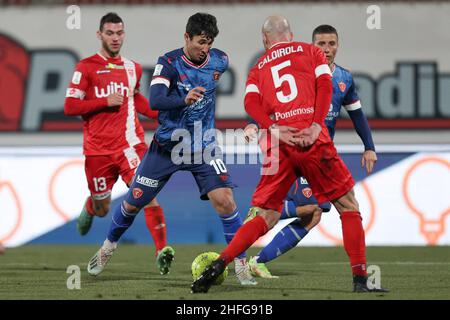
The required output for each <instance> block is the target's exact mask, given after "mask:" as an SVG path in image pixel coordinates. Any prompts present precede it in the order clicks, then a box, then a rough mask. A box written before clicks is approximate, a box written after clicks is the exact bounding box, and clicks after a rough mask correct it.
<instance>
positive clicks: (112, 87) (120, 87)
mask: <svg viewBox="0 0 450 320" xmlns="http://www.w3.org/2000/svg"><path fill="white" fill-rule="evenodd" d="M94 89H95V96H96V97H97V98H105V97H107V96H109V95H110V94H113V93H120V94H121V95H123V96H125V97H129V95H130V88H128V87H127V86H125V85H124V84H123V82H121V83H117V82H112V81H111V82H110V83H109V84H108V85H107V86H106V88H99V87H97V86H95V87H94Z"/></svg>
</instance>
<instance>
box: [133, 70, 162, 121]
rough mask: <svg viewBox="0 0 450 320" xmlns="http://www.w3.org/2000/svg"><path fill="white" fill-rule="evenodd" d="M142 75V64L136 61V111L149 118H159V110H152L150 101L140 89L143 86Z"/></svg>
mask: <svg viewBox="0 0 450 320" xmlns="http://www.w3.org/2000/svg"><path fill="white" fill-rule="evenodd" d="M141 77H142V67H141V65H140V64H138V63H136V78H137V82H136V87H135V89H134V105H135V107H136V111H137V112H138V113H140V114H142V115H144V116H146V117H147V118H149V119H158V111H156V110H152V109H151V108H150V103H149V102H148V100H147V99H146V98H145V97H144V95H143V94H141V93H140V91H139V89H140V88H141Z"/></svg>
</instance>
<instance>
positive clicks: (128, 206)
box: [122, 201, 141, 213]
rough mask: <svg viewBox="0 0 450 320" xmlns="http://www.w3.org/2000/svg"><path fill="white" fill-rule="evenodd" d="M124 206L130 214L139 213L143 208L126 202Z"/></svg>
mask: <svg viewBox="0 0 450 320" xmlns="http://www.w3.org/2000/svg"><path fill="white" fill-rule="evenodd" d="M122 205H123V208H124V209H125V211H126V212H128V213H138V212H139V210H141V208H139V207H136V206H133V205H131V204H129V203H128V202H126V201H124V202H123V203H122Z"/></svg>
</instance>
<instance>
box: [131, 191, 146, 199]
mask: <svg viewBox="0 0 450 320" xmlns="http://www.w3.org/2000/svg"><path fill="white" fill-rule="evenodd" d="M143 194H144V192H143V191H142V189H139V188H133V198H135V199H139V198H140V197H142V195H143Z"/></svg>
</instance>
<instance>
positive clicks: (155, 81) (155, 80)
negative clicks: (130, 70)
mask: <svg viewBox="0 0 450 320" xmlns="http://www.w3.org/2000/svg"><path fill="white" fill-rule="evenodd" d="M155 84H163V85H165V86H166V87H167V88H169V87H170V81H169V80H167V79H166V78H163V77H156V78H153V80H152V82H150V86H153V85H155Z"/></svg>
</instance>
